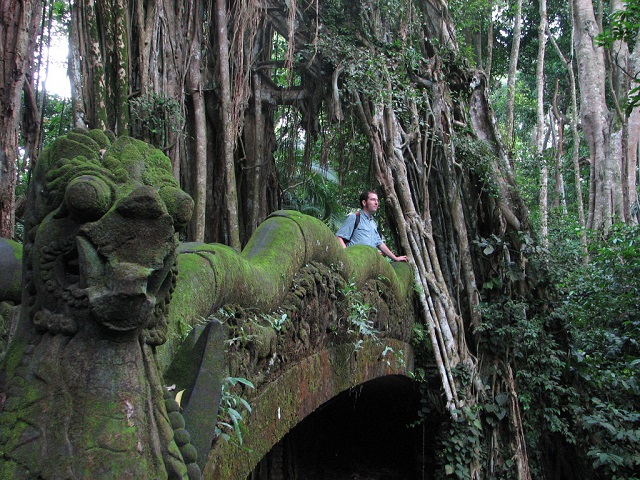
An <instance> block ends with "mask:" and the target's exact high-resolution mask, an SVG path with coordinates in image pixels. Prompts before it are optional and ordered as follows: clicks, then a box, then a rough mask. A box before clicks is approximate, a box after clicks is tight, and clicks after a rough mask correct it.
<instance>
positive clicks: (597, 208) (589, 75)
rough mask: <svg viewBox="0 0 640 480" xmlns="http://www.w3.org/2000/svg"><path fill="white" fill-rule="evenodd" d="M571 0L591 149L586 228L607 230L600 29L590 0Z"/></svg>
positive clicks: (609, 196) (609, 205) (609, 190)
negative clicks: (596, 37)
mask: <svg viewBox="0 0 640 480" xmlns="http://www.w3.org/2000/svg"><path fill="white" fill-rule="evenodd" d="M572 2H573V25H574V31H575V38H574V43H575V47H576V58H577V59H578V79H579V81H580V100H581V101H580V116H581V119H582V128H583V131H584V134H585V138H586V140H587V143H588V145H589V150H590V153H591V155H590V162H591V174H590V179H589V217H588V220H587V228H589V229H592V230H599V229H601V228H604V229H605V230H607V229H608V228H609V226H610V225H611V222H612V220H613V214H614V194H615V192H614V191H613V188H614V185H613V178H612V177H613V172H612V166H611V163H612V159H611V151H610V141H611V125H610V121H611V119H610V117H609V111H608V109H607V104H606V98H605V68H604V52H603V49H602V47H599V46H597V45H596V44H595V42H594V38H595V36H596V35H597V34H598V33H599V29H598V26H597V24H596V18H595V13H594V9H593V4H592V2H591V0H572Z"/></svg>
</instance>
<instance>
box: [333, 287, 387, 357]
mask: <svg viewBox="0 0 640 480" xmlns="http://www.w3.org/2000/svg"><path fill="white" fill-rule="evenodd" d="M341 294H342V295H343V297H344V298H345V299H346V301H347V304H348V314H347V332H348V333H351V334H355V335H356V337H357V338H358V340H357V343H356V349H358V348H359V347H360V346H361V345H362V342H363V341H364V340H365V339H369V340H374V341H376V342H377V341H379V339H378V333H379V332H378V330H377V329H376V328H375V326H374V322H373V320H371V318H370V317H371V316H372V314H374V313H375V312H376V309H375V307H374V306H373V305H370V304H368V303H366V302H365V301H364V300H363V297H362V292H360V291H359V290H358V289H357V287H356V284H355V283H354V282H348V283H346V284H345V286H344V288H343V289H342V291H341Z"/></svg>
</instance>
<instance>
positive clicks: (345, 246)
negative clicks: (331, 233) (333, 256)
mask: <svg viewBox="0 0 640 480" xmlns="http://www.w3.org/2000/svg"><path fill="white" fill-rule="evenodd" d="M336 238H337V239H338V241H339V242H340V245H342V248H347V244H346V243H344V238H342V237H339V236H337V235H336Z"/></svg>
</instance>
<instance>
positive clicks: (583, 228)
mask: <svg viewBox="0 0 640 480" xmlns="http://www.w3.org/2000/svg"><path fill="white" fill-rule="evenodd" d="M569 7H570V9H571V11H573V3H571V2H570V4H569ZM572 18H573V15H572ZM573 30H574V29H573V28H572V31H573ZM549 39H550V40H551V44H552V45H553V48H554V49H555V51H556V53H557V54H558V56H559V57H560V60H562V63H563V64H564V66H565V67H566V68H567V74H568V76H569V87H570V95H571V121H570V124H571V136H572V137H573V151H572V155H571V159H572V164H573V181H574V184H575V189H576V210H577V211H578V223H579V225H580V243H581V244H582V252H583V259H584V261H587V259H588V251H587V225H586V221H585V217H584V202H583V201H582V178H581V176H580V136H579V135H578V115H579V113H578V93H577V89H576V77H575V74H574V72H573V53H572V54H571V56H570V58H571V59H572V60H571V61H569V60H567V58H566V57H565V56H564V54H563V53H562V50H560V47H559V46H558V44H557V43H556V41H555V40H554V38H553V36H552V35H549ZM572 45H573V42H572ZM571 51H572V52H573V47H572V50H571Z"/></svg>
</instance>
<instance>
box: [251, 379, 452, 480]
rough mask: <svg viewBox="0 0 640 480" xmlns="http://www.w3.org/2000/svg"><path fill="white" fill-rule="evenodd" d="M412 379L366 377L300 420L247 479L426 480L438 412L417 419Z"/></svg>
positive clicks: (416, 393)
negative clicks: (362, 381)
mask: <svg viewBox="0 0 640 480" xmlns="http://www.w3.org/2000/svg"><path fill="white" fill-rule="evenodd" d="M420 398H421V396H420V392H419V389H418V384H416V383H415V382H412V381H411V380H410V379H408V378H406V377H402V376H387V377H383V378H379V379H376V380H372V381H369V382H367V383H364V384H362V385H359V386H357V387H354V388H352V389H349V390H348V391H345V392H342V393H341V394H340V395H338V396H336V397H334V398H333V399H331V400H330V401H328V402H327V403H325V404H324V405H322V406H321V407H319V408H318V409H316V410H315V411H314V412H313V413H312V414H311V415H309V416H308V417H307V418H305V419H304V420H303V421H302V422H300V423H299V424H298V425H297V426H296V427H295V428H293V429H292V430H291V431H290V432H289V433H288V434H287V435H285V437H284V438H283V439H282V440H281V441H280V442H279V443H278V444H277V445H275V446H274V447H273V448H272V450H271V451H270V452H269V453H268V454H267V455H266V456H265V457H264V458H263V459H262V460H261V461H260V463H259V464H258V466H257V467H256V469H255V470H254V471H253V472H252V473H251V475H249V477H248V480H276V479H277V480H294V479H295V480H320V479H322V480H342V479H349V480H358V479H360V480H413V479H415V480H426V479H430V478H433V471H434V461H435V459H434V445H435V437H436V433H437V431H438V429H439V428H440V422H441V418H440V417H439V416H437V415H429V416H428V420H427V421H426V422H423V423H422V424H421V425H418V426H412V424H414V423H415V422H416V421H417V420H418V410H419V408H420Z"/></svg>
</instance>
